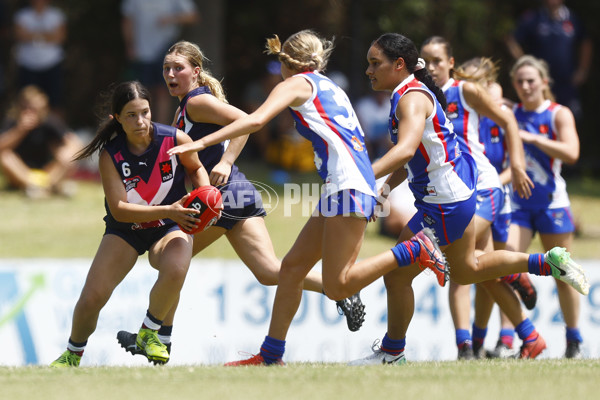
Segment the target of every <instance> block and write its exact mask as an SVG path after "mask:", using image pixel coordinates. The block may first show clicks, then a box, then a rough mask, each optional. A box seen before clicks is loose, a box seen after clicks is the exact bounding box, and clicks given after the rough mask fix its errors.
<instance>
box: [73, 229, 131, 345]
mask: <svg viewBox="0 0 600 400" xmlns="http://www.w3.org/2000/svg"><path fill="white" fill-rule="evenodd" d="M137 259H138V253H137V251H135V250H134V249H133V248H132V247H131V246H130V245H129V244H127V243H126V242H125V241H124V240H123V239H121V238H120V237H118V236H115V235H104V236H103V237H102V241H101V242H100V246H99V247H98V251H97V252H96V256H95V257H94V260H93V261H92V265H91V267H90V270H89V271H88V275H87V278H86V281H85V285H84V286H83V289H82V291H81V295H80V296H79V300H78V301H77V304H76V305H75V310H74V311H73V322H72V326H71V340H73V341H74V342H76V343H83V342H85V341H86V340H87V339H88V338H89V337H90V335H91V334H92V333H94V331H95V330H96V325H97V323H98V316H99V314H100V311H101V310H102V308H103V307H104V305H105V304H106V302H107V301H108V300H109V299H110V296H111V295H112V292H113V291H114V289H115V288H116V287H117V285H118V284H119V283H120V282H121V281H122V280H123V279H124V278H125V276H127V274H128V273H129V271H131V268H133V266H134V265H135V262H136V261H137Z"/></svg>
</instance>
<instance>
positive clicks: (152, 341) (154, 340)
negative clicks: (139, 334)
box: [146, 334, 166, 348]
mask: <svg viewBox="0 0 600 400" xmlns="http://www.w3.org/2000/svg"><path fill="white" fill-rule="evenodd" d="M146 339H147V340H146V345H150V344H153V345H156V346H159V347H165V348H166V346H165V345H164V344H163V343H162V342H161V341H160V339H159V338H158V336H156V335H155V334H150V335H148V336H147V337H146Z"/></svg>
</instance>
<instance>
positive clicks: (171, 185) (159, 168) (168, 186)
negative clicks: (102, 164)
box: [104, 122, 187, 230]
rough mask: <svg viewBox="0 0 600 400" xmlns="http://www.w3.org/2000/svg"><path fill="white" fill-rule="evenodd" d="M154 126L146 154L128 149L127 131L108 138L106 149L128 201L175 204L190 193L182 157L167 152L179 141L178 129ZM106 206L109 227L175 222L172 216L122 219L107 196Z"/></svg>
mask: <svg viewBox="0 0 600 400" xmlns="http://www.w3.org/2000/svg"><path fill="white" fill-rule="evenodd" d="M152 126H153V128H154V129H153V131H154V132H153V140H152V143H151V144H150V146H148V148H147V149H146V151H144V153H143V154H141V155H139V156H138V155H135V154H132V153H131V152H130V151H129V148H128V146H127V138H126V136H125V134H124V133H121V134H118V135H117V136H116V137H115V138H114V139H112V140H111V141H110V142H108V143H107V144H106V146H105V147H104V150H106V151H107V152H108V154H109V155H110V157H111V159H112V161H113V163H114V165H115V168H116V169H117V172H118V173H119V175H120V176H121V179H122V181H123V185H124V186H125V190H126V191H127V202H129V203H132V204H141V205H149V206H154V205H168V204H173V203H175V202H176V201H177V200H179V199H181V198H182V197H183V196H184V195H185V194H186V193H187V190H186V188H185V170H184V169H183V166H182V165H181V164H180V163H179V158H178V157H177V156H169V155H168V154H167V150H168V149H170V148H172V147H174V146H176V145H177V140H176V133H177V129H176V128H174V127H172V126H168V125H163V124H159V123H154V122H153V123H152ZM104 206H105V208H106V216H105V217H104V221H106V226H107V228H113V229H121V230H122V229H125V230H132V229H133V230H135V229H146V228H155V227H160V226H164V225H168V224H174V223H175V222H173V221H172V220H170V219H161V220H157V221H150V222H144V223H128V222H120V221H117V220H116V219H115V218H114V217H113V216H112V214H111V212H110V209H109V207H108V204H107V202H106V200H105V201H104Z"/></svg>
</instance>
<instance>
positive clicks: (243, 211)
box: [214, 168, 267, 230]
mask: <svg viewBox="0 0 600 400" xmlns="http://www.w3.org/2000/svg"><path fill="white" fill-rule="evenodd" d="M219 190H220V191H221V196H222V198H223V212H222V213H221V218H219V220H218V221H217V222H216V223H215V225H214V226H220V227H221V228H225V229H227V230H231V229H232V228H233V226H234V225H235V224H236V223H237V222H238V221H241V220H244V219H248V218H252V217H264V216H265V215H267V212H266V211H265V209H264V208H263V202H262V197H261V195H260V192H259V191H258V190H256V187H255V186H254V185H253V184H252V182H250V181H249V180H248V179H247V178H246V176H245V175H244V174H243V173H242V172H240V171H239V170H237V168H235V169H233V170H232V173H231V176H230V177H229V181H228V182H227V184H225V185H223V186H220V187H219Z"/></svg>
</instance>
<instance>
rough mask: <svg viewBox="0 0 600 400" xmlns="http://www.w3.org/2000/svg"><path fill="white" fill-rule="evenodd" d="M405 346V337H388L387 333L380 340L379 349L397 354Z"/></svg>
mask: <svg viewBox="0 0 600 400" xmlns="http://www.w3.org/2000/svg"><path fill="white" fill-rule="evenodd" d="M405 346H406V338H404V339H398V340H396V339H390V337H389V336H388V334H387V333H386V334H385V336H384V337H383V340H382V341H381V350H382V351H385V352H386V353H388V354H391V355H393V356H397V355H398V354H400V353H402V352H403V351H404V347H405Z"/></svg>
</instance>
